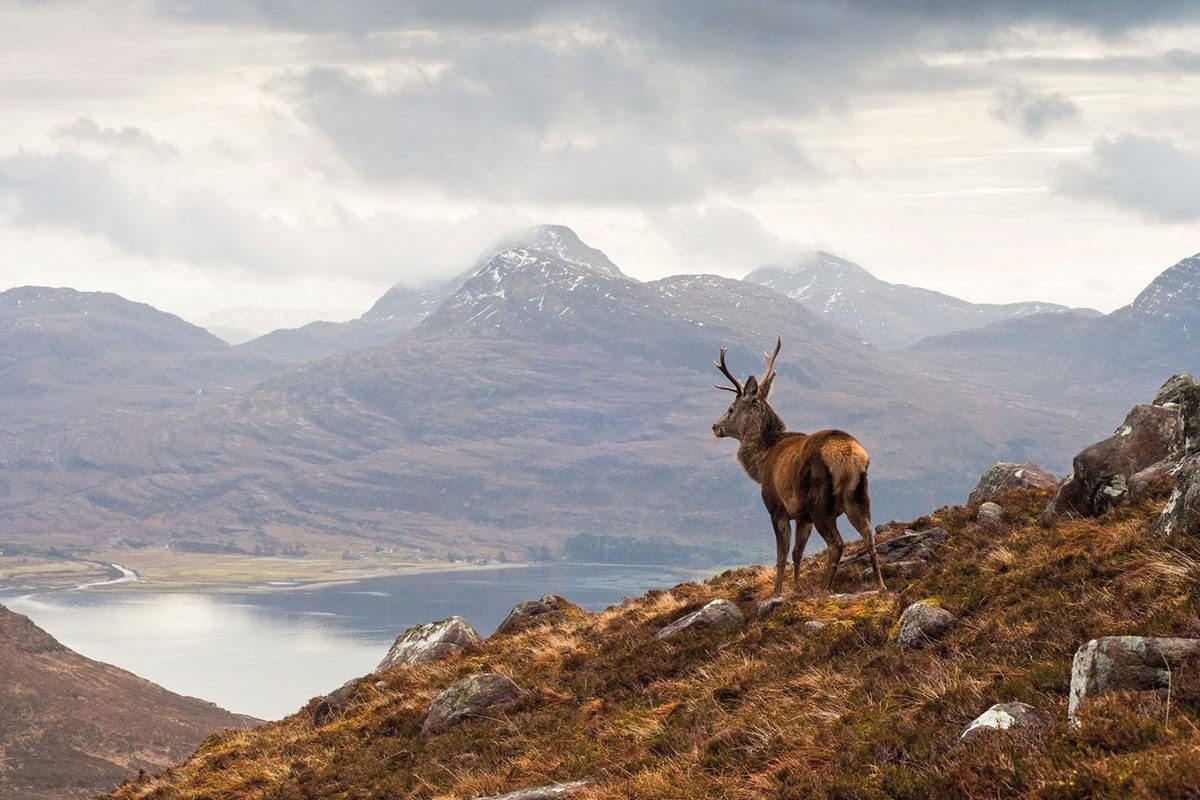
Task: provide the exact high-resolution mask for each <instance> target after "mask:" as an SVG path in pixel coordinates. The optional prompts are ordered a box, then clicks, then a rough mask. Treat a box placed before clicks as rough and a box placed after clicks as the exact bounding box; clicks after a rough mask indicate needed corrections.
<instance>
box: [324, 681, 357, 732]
mask: <svg viewBox="0 0 1200 800" xmlns="http://www.w3.org/2000/svg"><path fill="white" fill-rule="evenodd" d="M360 680H361V678H353V679H351V680H348V681H346V682H345V683H343V684H342V685H341V686H339V687H338V688H336V689H334V690H333V691H332V692H330V693H329V694H327V695H325V696H324V697H322V698H321V702H319V703H317V705H316V707H314V708H313V712H312V720H313V724H314V725H316V726H318V727H320V726H321V725H324V724H325V723H326V722H328V721H329V720H331V719H333V718H334V717H339V716H341V715H342V713H343V712H344V711H345V710H346V709H347V708H349V707H350V701H351V700H353V699H354V693H355V692H356V691H357V689H358V682H359V681H360Z"/></svg>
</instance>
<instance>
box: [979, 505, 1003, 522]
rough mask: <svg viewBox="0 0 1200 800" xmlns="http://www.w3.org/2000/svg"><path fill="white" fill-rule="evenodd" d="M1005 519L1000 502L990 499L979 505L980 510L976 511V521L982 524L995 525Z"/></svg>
mask: <svg viewBox="0 0 1200 800" xmlns="http://www.w3.org/2000/svg"><path fill="white" fill-rule="evenodd" d="M1003 519H1004V510H1003V509H1002V508H1000V505H999V504H998V503H993V502H991V501H990V500H989V501H988V502H986V503H983V504H981V505H980V506H979V510H978V511H977V512H975V521H976V522H978V523H979V524H981V525H995V524H997V523H999V522H1001V521H1003Z"/></svg>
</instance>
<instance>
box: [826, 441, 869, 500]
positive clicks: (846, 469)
mask: <svg viewBox="0 0 1200 800" xmlns="http://www.w3.org/2000/svg"><path fill="white" fill-rule="evenodd" d="M833 433H835V434H840V435H839V436H837V437H836V438H833V437H831V438H830V440H829V441H827V442H825V443H824V445H822V447H821V457H822V458H823V460H824V461H825V465H826V466H827V467H829V474H830V476H831V477H832V478H833V493H834V496H836V497H838V498H839V499H841V501H842V503H843V504H849V503H858V502H859V501H860V499H861V500H865V501H866V503H867V505H866V508H867V509H868V512H867V513H868V514H870V510H869V509H870V507H871V506H870V502H871V501H870V498H869V497H868V496H867V468H868V467H869V466H870V465H871V457H870V456H869V455H867V451H866V449H865V448H863V446H862V445H861V444H859V443H858V441H857V440H856V439H855V438H854V437H853V436H851V435H850V434H848V433H842V432H841V431H834V432H833Z"/></svg>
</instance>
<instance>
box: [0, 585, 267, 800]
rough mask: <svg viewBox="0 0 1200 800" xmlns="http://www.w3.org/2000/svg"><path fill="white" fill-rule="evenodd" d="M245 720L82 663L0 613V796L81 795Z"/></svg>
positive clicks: (42, 799)
mask: <svg viewBox="0 0 1200 800" xmlns="http://www.w3.org/2000/svg"><path fill="white" fill-rule="evenodd" d="M256 723H257V720H254V719H252V718H250V717H245V716H241V715H238V714H231V713H230V712H228V711H225V710H224V709H222V708H219V707H217V706H215V705H213V704H212V703H209V702H206V701H204V700H198V699H196V698H194V697H183V696H182V695H178V694H175V693H174V692H169V691H167V690H166V689H164V688H162V687H161V686H158V685H157V684H153V683H151V682H150V681H147V680H143V679H142V678H139V677H137V676H136V675H134V674H132V673H130V672H126V671H125V670H123V669H118V668H117V667H113V666H110V665H108V664H102V663H100V662H98V661H93V660H91V659H90V658H84V657H83V656H81V655H79V654H78V653H76V652H74V651H73V650H70V649H68V648H67V647H64V646H63V645H62V644H60V643H59V642H58V641H57V640H55V638H54V637H53V636H51V635H50V634H48V633H46V632H45V631H44V630H42V629H41V628H39V627H37V626H36V625H34V624H33V623H32V622H31V621H30V620H29V618H28V617H25V616H23V615H21V614H17V613H15V612H13V611H9V610H8V609H7V608H4V607H3V606H0V797H3V798H4V800H51V798H54V800H64V799H65V798H72V797H89V796H91V795H93V794H95V793H96V792H99V791H104V790H106V789H109V788H111V787H112V786H114V785H116V784H117V783H119V782H120V781H121V780H123V779H125V778H128V777H129V776H130V775H135V774H137V772H138V770H139V769H161V768H162V767H164V766H165V765H167V764H170V763H172V762H174V761H176V760H178V759H179V758H182V757H183V756H185V755H186V754H187V753H189V752H190V751H191V750H192V749H193V748H194V747H195V746H196V745H197V744H198V743H199V742H201V741H202V740H203V739H204V737H205V736H208V735H210V734H211V733H212V732H213V731H217V730H222V729H225V728H237V729H241V728H247V727H249V726H251V725H253V724H256Z"/></svg>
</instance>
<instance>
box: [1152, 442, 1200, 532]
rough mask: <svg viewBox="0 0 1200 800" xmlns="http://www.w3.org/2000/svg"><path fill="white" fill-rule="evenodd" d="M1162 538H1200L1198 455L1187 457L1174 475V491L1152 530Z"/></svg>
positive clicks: (1199, 458) (1199, 466)
mask: <svg viewBox="0 0 1200 800" xmlns="http://www.w3.org/2000/svg"><path fill="white" fill-rule="evenodd" d="M1154 530H1155V532H1156V533H1161V534H1163V535H1164V536H1170V535H1172V534H1176V533H1181V534H1184V535H1187V536H1200V454H1197V455H1193V456H1188V457H1187V458H1185V459H1184V460H1183V463H1182V464H1180V465H1179V469H1178V471H1177V472H1176V473H1175V490H1174V491H1173V492H1171V498H1170V499H1169V500H1167V506H1166V508H1165V509H1163V513H1162V516H1161V517H1159V518H1158V523H1157V524H1156V525H1155V528H1154Z"/></svg>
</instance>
